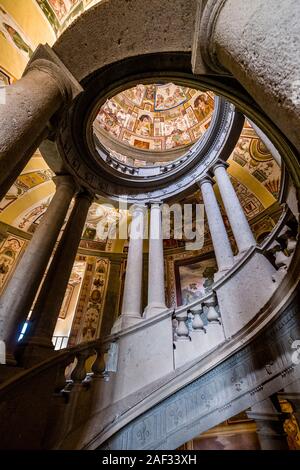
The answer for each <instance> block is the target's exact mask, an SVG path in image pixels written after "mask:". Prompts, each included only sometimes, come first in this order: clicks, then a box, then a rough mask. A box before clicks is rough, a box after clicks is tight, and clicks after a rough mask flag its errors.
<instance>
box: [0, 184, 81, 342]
mask: <svg viewBox="0 0 300 470" xmlns="http://www.w3.org/2000/svg"><path fill="white" fill-rule="evenodd" d="M54 181H55V183H56V192H55V194H54V196H53V198H52V200H51V203H50V205H49V207H48V209H47V211H46V213H45V215H44V216H43V218H42V221H41V223H40V225H39V226H38V228H37V229H36V231H35V233H34V234H33V237H32V239H31V241H30V243H29V245H28V247H27V249H26V250H25V252H24V254H23V256H22V258H21V260H20V261H19V264H18V266H17V268H16V270H15V272H14V274H13V277H12V278H11V280H10V282H9V283H8V285H7V287H6V289H5V291H4V293H3V294H2V296H1V300H0V321H1V325H0V326H1V330H0V332H1V339H4V340H5V341H6V345H7V350H8V351H9V350H10V349H11V348H13V346H14V345H15V343H16V341H17V339H18V337H19V334H20V330H21V328H22V326H23V323H24V322H25V321H26V318H27V315H28V313H29V310H30V308H31V305H32V303H33V301H34V298H35V296H36V293H37V291H38V288H39V285H40V283H41V281H42V278H43V276H44V273H45V270H46V267H47V264H48V262H49V260H50V257H51V254H52V251H53V248H54V246H55V243H56V240H57V237H58V235H59V233H60V230H61V228H62V225H63V223H64V220H65V217H66V215H67V211H68V208H69V205H70V203H71V200H72V197H73V196H74V193H75V189H76V186H75V183H74V180H73V178H72V177H71V176H57V177H55V178H54Z"/></svg>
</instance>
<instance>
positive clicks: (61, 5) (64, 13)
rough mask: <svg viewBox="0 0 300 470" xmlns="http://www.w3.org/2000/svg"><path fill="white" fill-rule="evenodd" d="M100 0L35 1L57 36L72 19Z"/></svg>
mask: <svg viewBox="0 0 300 470" xmlns="http://www.w3.org/2000/svg"><path fill="white" fill-rule="evenodd" d="M100 1H101V0H36V2H37V4H38V5H39V7H40V8H41V10H42V12H43V13H44V15H45V16H46V18H47V20H48V21H49V23H50V25H51V27H52V28H53V30H54V31H55V33H56V34H57V35H59V34H60V33H62V31H63V30H64V29H66V28H67V27H68V26H69V25H70V24H71V23H72V21H74V19H75V18H76V17H77V16H79V15H80V14H81V13H83V12H84V11H85V10H86V9H88V8H90V7H91V6H93V5H95V4H96V3H100Z"/></svg>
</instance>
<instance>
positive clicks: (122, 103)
mask: <svg viewBox="0 0 300 470" xmlns="http://www.w3.org/2000/svg"><path fill="white" fill-rule="evenodd" d="M213 109H214V96H213V93H212V92H201V91H198V90H194V89H191V88H187V87H180V86H178V85H175V84H174V83H167V84H151V85H142V84H139V85H137V86H135V87H133V88H130V89H127V90H125V91H123V92H121V93H119V94H118V95H116V96H114V97H113V98H111V99H108V100H107V101H106V102H105V103H104V104H103V105H102V106H101V108H100V110H99V112H98V114H97V116H96V119H95V121H94V124H93V127H94V133H95V135H96V137H97V138H98V139H99V140H100V142H102V143H103V144H104V145H105V146H106V147H107V148H109V150H110V151H112V153H113V155H114V156H115V157H116V158H118V159H119V160H121V161H122V162H123V163H128V164H133V165H135V166H137V165H143V164H144V165H146V164H148V165H149V164H156V165H157V164H160V163H162V162H165V161H171V160H174V159H176V158H177V157H178V156H180V155H181V154H182V153H183V151H185V150H186V149H187V148H188V147H189V146H191V145H192V144H193V143H195V142H196V141H197V140H198V139H199V138H201V137H202V135H203V134H204V133H205V132H206V130H207V129H208V127H209V125H210V121H211V117H212V113H213ZM129 148H133V149H134V150H135V151H134V153H133V152H130V150H129ZM178 150H181V151H179V152H178ZM174 151H175V152H174Z"/></svg>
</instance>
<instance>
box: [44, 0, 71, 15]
mask: <svg viewBox="0 0 300 470" xmlns="http://www.w3.org/2000/svg"><path fill="white" fill-rule="evenodd" d="M48 3H49V5H50V6H51V8H52V9H53V11H54V13H55V14H56V16H57V18H58V19H59V20H61V19H62V18H63V17H64V16H65V15H66V14H67V6H66V4H65V2H64V0H48Z"/></svg>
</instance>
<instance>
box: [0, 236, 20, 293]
mask: <svg viewBox="0 0 300 470" xmlns="http://www.w3.org/2000/svg"><path fill="white" fill-rule="evenodd" d="M20 249H21V243H20V242H19V240H17V239H16V238H10V239H8V240H7V241H6V243H4V246H3V248H2V250H1V251H0V288H1V287H3V285H4V283H5V281H6V279H7V277H8V275H9V272H10V270H11V268H12V267H13V265H14V263H15V261H16V258H17V255H18V253H19V252H20Z"/></svg>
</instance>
